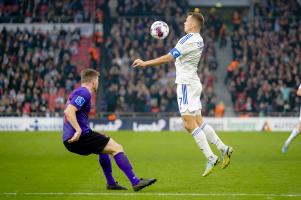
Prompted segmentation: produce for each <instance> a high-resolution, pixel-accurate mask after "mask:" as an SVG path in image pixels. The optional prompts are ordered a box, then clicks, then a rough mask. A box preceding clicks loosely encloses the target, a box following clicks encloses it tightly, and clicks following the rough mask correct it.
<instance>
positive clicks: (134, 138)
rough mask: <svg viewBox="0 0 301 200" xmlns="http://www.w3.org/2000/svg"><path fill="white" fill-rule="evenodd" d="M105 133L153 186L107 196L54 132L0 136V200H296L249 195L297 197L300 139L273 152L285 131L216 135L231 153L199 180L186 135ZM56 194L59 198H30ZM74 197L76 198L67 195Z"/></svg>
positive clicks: (201, 162)
mask: <svg viewBox="0 0 301 200" xmlns="http://www.w3.org/2000/svg"><path fill="white" fill-rule="evenodd" d="M108 135H110V136H111V137H113V138H114V139H115V140H116V141H118V142H119V143H121V144H122V145H123V147H124V149H125V151H126V154H127V155H128V157H129V159H130V161H131V163H132V165H133V167H134V170H135V172H136V174H137V175H138V176H140V177H155V178H157V179H158V182H157V183H156V184H154V185H152V186H151V187H149V188H146V189H145V190H143V191H141V192H139V193H133V192H132V190H129V191H126V192H118V191H117V192H109V193H113V194H108V195H104V194H103V193H107V192H108V191H106V190H105V180H104V177H103V174H102V171H101V169H100V166H99V164H98V160H97V156H96V155H90V156H78V155H76V154H72V153H69V152H68V151H67V150H66V149H65V148H64V146H63V144H62V142H61V134H60V133H46V132H39V133H26V132H22V133H11V132H10V133H3V132H2V133H0V199H33V200H35V199H43V200H47V199H78V200H79V199H88V200H90V199H131V200H132V199H134V200H135V199H143V200H144V199H152V200H153V199H231V200H233V199H243V200H244V199H252V200H254V199H281V200H282V199H301V196H292V197H286V196H273V195H262V196H261V195H259V196H254V194H298V195H301V184H300V181H301V140H300V139H299V138H297V139H296V140H295V141H294V143H293V145H292V146H291V148H290V149H289V151H288V153H287V154H286V155H282V154H281V151H280V149H281V146H282V144H283V142H284V140H285V139H286V138H287V136H288V133H272V134H271V133H230V132H229V133H221V134H220V137H221V138H222V139H223V140H224V142H225V143H227V144H231V145H232V146H233V147H234V149H235V152H234V154H233V157H232V160H231V164H230V166H229V167H228V168H227V169H225V170H222V169H220V166H218V167H217V168H216V169H215V170H214V172H213V173H212V174H211V175H209V176H208V177H206V178H203V177H202V176H201V173H202V172H203V170H204V167H205V162H206V160H205V158H204V156H203V155H202V153H201V152H200V150H199V149H198V148H197V146H196V144H195V143H194V140H193V139H192V137H191V136H189V135H188V134H186V133H184V132H161V133H133V132H111V133H108ZM214 149H215V148H214ZM112 161H113V160H112ZM113 172H114V176H115V178H116V179H117V180H118V181H119V183H120V184H122V185H124V186H127V187H128V188H131V186H130V184H129V182H128V181H127V179H126V177H125V176H124V175H123V174H122V172H121V171H120V170H119V169H118V167H117V166H116V164H115V163H114V161H113ZM58 192H61V193H64V194H56V195H49V194H37V193H58ZM78 192H82V193H84V194H72V193H78ZM5 193H16V194H14V195H13V194H5ZM27 193H35V194H27ZM87 193H92V194H93V193H94V194H93V195H88V194H87ZM96 193H98V194H96ZM124 193H126V194H128V196H125V195H123V194H124ZM154 193H155V194H154ZM158 193H163V194H166V193H173V194H174V193H184V194H219V195H221V194H226V195H224V196H215V195H212V196H210V195H205V196H191V195H185V196H161V195H158ZM227 194H250V195H245V196H235V195H227ZM119 195H122V196H119Z"/></svg>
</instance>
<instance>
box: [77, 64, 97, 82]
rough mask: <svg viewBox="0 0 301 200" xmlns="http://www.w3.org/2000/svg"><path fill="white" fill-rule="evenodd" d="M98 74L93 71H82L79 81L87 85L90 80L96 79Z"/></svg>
mask: <svg viewBox="0 0 301 200" xmlns="http://www.w3.org/2000/svg"><path fill="white" fill-rule="evenodd" d="M99 75H100V74H99V72H98V71H96V70H94V69H89V68H88V69H83V70H82V71H81V72H80V77H81V78H80V79H81V83H89V82H91V81H92V80H94V79H96V78H97V77H99Z"/></svg>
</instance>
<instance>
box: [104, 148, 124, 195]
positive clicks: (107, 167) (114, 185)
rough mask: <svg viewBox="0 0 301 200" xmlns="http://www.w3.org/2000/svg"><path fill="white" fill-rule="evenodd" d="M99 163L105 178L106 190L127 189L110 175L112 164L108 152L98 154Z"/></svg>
mask: <svg viewBox="0 0 301 200" xmlns="http://www.w3.org/2000/svg"><path fill="white" fill-rule="evenodd" d="M99 164H100V166H101V168H102V170H103V173H104V175H105V177H106V180H107V189H108V190H127V188H125V187H123V186H121V185H119V184H118V182H116V181H115V179H114V177H113V175H112V164H111V159H110V156H109V155H108V154H103V153H101V154H99Z"/></svg>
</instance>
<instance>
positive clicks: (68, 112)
mask: <svg viewBox="0 0 301 200" xmlns="http://www.w3.org/2000/svg"><path fill="white" fill-rule="evenodd" d="M76 111H77V108H76V107H75V106H73V105H71V104H69V105H68V106H67V108H66V109H65V110H64V114H65V116H66V118H67V120H68V121H69V123H70V124H71V126H72V127H73V128H74V129H75V133H74V135H73V136H72V138H70V139H69V140H68V142H69V143H71V142H75V141H77V140H78V139H79V137H80V135H81V132H82V130H81V128H80V126H79V124H78V122H77V119H76V114H75V113H76Z"/></svg>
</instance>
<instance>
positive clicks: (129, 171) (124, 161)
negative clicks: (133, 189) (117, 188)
mask: <svg viewBox="0 0 301 200" xmlns="http://www.w3.org/2000/svg"><path fill="white" fill-rule="evenodd" d="M114 159H115V162H116V164H117V165H118V167H119V168H120V169H121V170H122V171H123V173H124V174H125V175H126V176H127V177H128V179H129V180H130V181H131V183H132V185H133V186H134V185H137V184H138V183H139V180H140V179H139V178H138V177H136V176H135V173H134V172H133V168H132V165H131V163H130V161H129V159H128V158H127V157H126V155H125V154H124V153H123V152H120V153H118V154H116V155H115V156H114Z"/></svg>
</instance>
